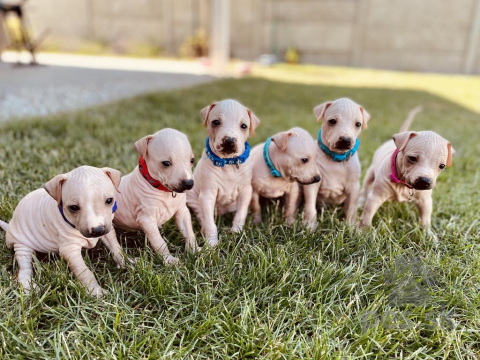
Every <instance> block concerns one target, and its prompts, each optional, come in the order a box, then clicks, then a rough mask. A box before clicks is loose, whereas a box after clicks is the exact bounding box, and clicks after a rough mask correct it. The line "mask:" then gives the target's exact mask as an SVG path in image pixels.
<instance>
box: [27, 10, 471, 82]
mask: <svg viewBox="0 0 480 360" xmlns="http://www.w3.org/2000/svg"><path fill="white" fill-rule="evenodd" d="M28 4H29V5H28V14H29V16H30V21H31V23H32V25H33V26H34V28H35V30H36V31H37V33H38V31H40V30H41V29H44V28H49V29H50V30H51V35H50V37H51V38H52V39H56V41H59V42H61V43H62V46H65V44H63V42H65V43H66V44H75V43H76V42H79V41H82V40H85V39H86V40H88V39H94V40H97V41H101V42H104V43H108V44H113V45H115V44H116V43H119V42H139V43H148V44H154V45H156V46H159V47H161V48H162V49H163V50H164V54H166V55H177V54H178V53H179V49H180V47H181V45H182V43H183V42H184V41H185V39H186V38H187V37H188V36H189V35H191V34H193V33H194V32H195V30H196V29H198V28H204V29H207V30H208V28H209V10H210V9H209V6H210V1H209V0H135V1H132V0H60V1H59V0H34V1H33V0H32V1H30V2H29V3H28ZM478 7H480V0H231V49H232V56H234V57H237V58H242V59H255V58H256V57H258V56H259V55H261V54H263V53H270V52H276V53H278V54H279V55H281V56H282V54H283V53H284V51H285V49H287V48H288V47H289V46H294V47H296V48H297V49H298V50H299V52H300V54H301V61H302V62H306V63H317V64H331V65H346V66H361V67H376V68H387V69H399V70H415V71H435V72H449V73H464V72H465V67H466V62H467V60H466V59H467V54H468V51H469V48H470V47H472V45H471V42H472V39H474V40H475V39H476V40H478V41H476V42H478V44H477V46H476V48H477V49H476V54H474V64H473V71H474V72H475V73H480V36H478V37H476V38H475V37H472V29H473V28H474V23H475V17H476V16H477V17H480V16H478V14H479V13H480V11H478ZM479 21H480V20H479ZM72 46H73V45H72Z"/></svg>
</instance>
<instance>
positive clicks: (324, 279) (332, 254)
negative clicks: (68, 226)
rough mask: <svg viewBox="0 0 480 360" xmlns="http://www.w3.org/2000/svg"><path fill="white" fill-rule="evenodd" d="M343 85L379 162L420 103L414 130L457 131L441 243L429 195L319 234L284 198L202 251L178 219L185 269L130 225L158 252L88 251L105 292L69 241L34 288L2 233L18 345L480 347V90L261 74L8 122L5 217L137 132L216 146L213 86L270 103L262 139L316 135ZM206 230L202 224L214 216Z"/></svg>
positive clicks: (90, 352)
mask: <svg viewBox="0 0 480 360" xmlns="http://www.w3.org/2000/svg"><path fill="white" fill-rule="evenodd" d="M412 76H413V75H412ZM418 79H419V82H420V81H421V80H422V79H423V76H419V78H418ZM472 81H477V79H473V80H472ZM469 86H470V85H469ZM452 87H453V85H452ZM472 87H473V86H472ZM476 94H477V99H478V98H480V88H479V89H477V92H476ZM342 96H347V97H350V98H352V99H354V100H355V101H357V102H358V103H360V104H362V105H363V106H364V107H365V108H366V109H367V110H368V111H369V112H370V114H371V115H372V118H371V121H370V123H369V128H368V130H367V131H364V132H363V133H362V135H361V142H362V144H361V148H360V150H361V151H360V157H361V161H362V166H363V168H364V169H366V167H367V166H368V164H369V162H370V160H371V157H372V155H373V152H374V151H375V149H376V148H377V147H378V146H379V145H380V144H381V143H382V142H383V141H385V140H386V139H388V138H390V137H391V136H392V134H394V133H396V132H397V131H398V129H399V128H400V125H401V123H402V121H403V120H404V118H405V117H406V115H407V113H408V112H409V110H410V109H411V108H413V107H414V106H416V105H419V104H421V105H423V107H424V112H423V113H421V114H420V115H419V116H418V117H417V119H416V121H415V123H414V126H413V128H414V129H416V130H421V129H431V130H434V131H437V132H438V133H440V134H441V135H443V136H444V137H446V138H447V139H449V140H450V141H451V142H452V144H453V146H454V147H455V149H456V151H457V153H456V155H455V157H454V160H453V167H452V168H450V169H448V170H447V171H446V172H445V173H444V174H442V175H441V176H440V177H439V181H438V186H437V188H436V189H435V191H434V202H435V205H434V214H433V228H434V231H435V232H436V234H437V236H438V239H439V244H438V245H436V244H435V243H434V242H433V241H432V239H431V238H430V237H429V236H428V235H426V234H425V233H424V232H423V231H422V230H421V229H420V228H419V227H418V226H417V221H418V215H417V211H416V209H415V208H414V207H413V206H412V205H411V204H406V205H405V204H387V205H385V206H383V207H382V208H381V209H380V211H379V212H378V215H377V216H376V217H375V219H374V229H372V230H370V231H367V232H365V233H359V232H357V231H356V230H355V229H354V228H349V227H347V226H346V225H345V224H344V222H343V221H342V219H343V211H342V210H341V209H340V208H331V209H326V210H325V211H324V212H323V213H322V214H321V215H319V222H320V227H319V230H317V232H315V233H314V234H309V233H307V232H305V230H304V229H303V228H302V227H301V226H300V224H299V223H297V224H295V226H293V227H287V226H284V225H282V220H281V217H280V215H279V209H278V207H277V206H276V205H275V204H273V203H272V204H271V205H270V206H268V207H267V209H266V210H265V217H264V218H265V219H266V223H265V224H263V225H261V226H250V225H248V226H246V228H245V231H244V233H243V234H241V235H232V234H229V233H228V232H227V229H228V225H229V224H230V222H231V216H227V217H225V218H220V219H219V220H218V223H219V230H220V233H221V244H220V245H219V247H218V248H216V249H213V250H206V251H204V252H202V254H201V255H198V256H188V255H186V254H185V253H184V249H183V246H184V244H183V241H182V240H181V236H180V234H179V233H178V231H177V229H176V227H175V225H174V223H173V222H169V223H168V224H167V225H166V226H165V227H164V228H163V230H162V232H163V233H164V235H165V236H166V238H167V239H168V243H169V245H170V248H171V249H172V250H173V253H174V254H176V255H178V256H180V257H181V258H182V261H183V265H182V266H179V267H177V268H166V267H165V266H164V265H163V264H162V261H161V260H160V259H159V258H158V257H157V256H155V255H154V254H153V253H152V251H151V250H150V249H149V248H148V246H145V238H144V236H143V235H142V234H140V233H139V234H133V235H128V236H125V235H123V236H122V237H121V242H122V245H123V246H124V247H125V248H126V252H127V253H128V254H129V255H130V256H133V257H139V258H140V260H139V262H138V263H137V264H136V265H135V266H134V267H132V268H131V269H128V270H124V271H122V270H119V269H117V268H116V267H115V265H114V263H113V261H112V260H111V259H110V258H109V255H108V252H107V250H106V249H105V247H103V246H102V245H99V246H98V247H97V248H96V249H94V250H91V251H86V252H85V258H86V261H87V263H88V265H89V266H90V267H91V268H92V269H93V271H94V273H95V275H96V276H97V278H98V280H99V282H100V284H101V285H102V286H103V287H105V288H107V289H108V290H109V295H107V296H106V297H105V298H104V299H101V300H96V299H93V298H91V297H89V296H88V295H87V294H86V293H85V291H84V290H83V289H82V288H81V286H80V285H79V284H78V282H77V281H76V280H75V278H74V277H73V275H72V274H71V273H70V271H69V270H68V268H67V265H66V263H65V262H64V261H62V260H60V258H59V257H58V256H56V255H51V256H38V261H36V262H35V271H36V275H35V281H36V282H37V284H38V287H39V290H38V291H37V292H33V293H32V294H31V295H29V296H25V295H23V294H22V293H20V292H19V288H18V285H17V283H16V282H15V274H16V271H17V269H16V267H15V266H14V261H13V253H12V252H11V251H10V250H8V249H7V248H6V247H5V244H4V238H5V236H4V233H3V232H0V264H1V268H0V269H1V271H0V282H1V286H0V308H1V309H2V310H1V312H0V358H1V359H7V358H39V359H46V358H58V359H64V358H83V359H93V358H98V359H110V358H113V359H146V358H152V359H155V358H156V359H158V358H165V359H173V358H175V359H184V358H190V359H227V358H269V359H291V358H298V359H306V358H315V359H326V358H331V359H359V358H372V359H373V358H382V359H383V358H404V359H432V358H438V359H444V358H447V359H448V358H457V359H468V358H470V359H475V358H478V357H479V356H480V285H479V283H480V275H479V274H480V239H479V235H480V229H479V209H480V190H479V189H480V171H479V168H480V158H479V151H480V143H479V134H480V121H479V120H480V117H479V115H478V113H476V112H473V111H472V110H471V109H472V108H474V107H475V106H477V105H476V104H472V106H471V107H469V108H467V107H465V106H461V105H459V104H458V102H451V101H449V100H447V99H445V98H444V97H438V96H435V95H433V94H431V93H428V92H425V91H416V90H411V89H389V88H386V87H379V88H375V87H363V88H361V87H354V86H352V84H345V85H342V86H340V85H339V84H337V85H336V86H330V85H321V84H301V83H284V82H280V81H271V80H266V79H255V78H253V79H242V80H224V81H219V82H216V83H212V84H208V85H202V86H199V87H195V88H191V89H186V90H179V91H174V92H165V93H158V94H153V95H149V96H143V97H139V98H135V99H131V100H127V101H123V102H119V103H115V104H111V105H108V106H103V107H98V108H93V109H88V110H85V111H79V112H72V113H67V114H63V115H57V116H51V117H49V118H46V119H30V120H26V121H18V122H15V123H8V124H4V125H1V128H0V131H1V137H0V149H1V150H0V184H1V192H0V218H1V219H10V218H11V216H12V214H13V210H14V208H15V206H16V204H17V203H18V201H19V200H20V199H21V198H22V197H23V196H24V195H25V194H27V193H28V192H30V191H32V190H34V189H36V188H39V187H41V186H42V184H43V183H44V182H45V181H47V180H48V179H50V178H51V177H53V176H54V175H56V174H58V173H61V172H66V171H69V170H70V169H72V168H75V167H77V166H80V165H83V164H89V165H93V166H110V167H113V168H117V169H119V170H121V171H122V172H123V173H127V172H129V171H131V170H132V169H133V168H134V167H135V164H136V161H137V155H136V152H135V151H134V149H133V143H134V142H135V141H136V140H137V139H139V138H140V137H142V136H144V135H146V134H149V133H153V132H155V131H156V130H159V129H161V128H164V127H174V128H177V129H179V130H181V131H184V132H185V133H187V134H188V136H189V139H190V141H191V143H192V146H193V148H194V151H195V154H196V156H197V158H198V157H199V156H200V154H201V152H202V148H203V144H204V139H205V137H206V133H205V130H204V129H203V128H202V126H201V120H200V116H199V110H200V109H201V108H203V107H204V106H205V105H207V104H209V103H210V102H212V101H213V100H219V99H223V98H228V97H233V98H236V99H238V100H239V101H241V102H242V103H244V104H245V105H247V106H249V107H250V108H251V109H252V110H253V111H254V112H256V114H257V115H258V116H259V118H260V119H261V124H260V126H259V128H258V131H257V135H256V136H255V137H254V138H252V139H251V143H252V144H256V143H258V142H261V141H262V140H264V139H265V138H266V137H267V136H269V135H272V134H274V133H276V132H278V131H281V130H286V129H288V128H290V127H293V126H301V127H304V128H306V129H308V130H309V131H310V132H311V133H312V135H314V134H316V132H317V130H318V124H317V123H316V122H315V118H314V116H313V113H312V108H313V107H314V106H315V105H317V104H318V103H320V102H322V101H325V100H329V99H335V98H338V97H342ZM299 219H300V216H299ZM195 230H196V232H197V234H199V227H198V224H197V223H195ZM201 242H202V241H201Z"/></svg>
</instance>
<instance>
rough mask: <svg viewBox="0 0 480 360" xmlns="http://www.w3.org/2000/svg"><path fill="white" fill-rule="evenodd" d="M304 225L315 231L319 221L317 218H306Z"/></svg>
mask: <svg viewBox="0 0 480 360" xmlns="http://www.w3.org/2000/svg"><path fill="white" fill-rule="evenodd" d="M303 225H304V226H305V227H306V228H307V230H308V231H312V232H313V231H315V230H316V229H317V227H318V222H317V221H316V220H306V221H304V222H303Z"/></svg>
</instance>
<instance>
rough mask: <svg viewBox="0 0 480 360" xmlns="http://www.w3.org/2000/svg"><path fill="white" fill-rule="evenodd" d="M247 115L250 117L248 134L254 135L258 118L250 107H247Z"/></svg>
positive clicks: (258, 122) (258, 121)
mask: <svg viewBox="0 0 480 360" xmlns="http://www.w3.org/2000/svg"><path fill="white" fill-rule="evenodd" d="M247 113H248V117H249V118H250V135H252V136H253V135H255V129H256V128H257V126H258V124H260V119H259V118H258V117H257V115H255V114H254V113H253V112H252V111H251V110H250V109H247Z"/></svg>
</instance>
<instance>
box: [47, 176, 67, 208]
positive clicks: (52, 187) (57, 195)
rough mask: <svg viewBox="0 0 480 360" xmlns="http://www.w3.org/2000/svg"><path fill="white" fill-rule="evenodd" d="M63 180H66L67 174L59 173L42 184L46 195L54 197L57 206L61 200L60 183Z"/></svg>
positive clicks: (61, 183)
mask: <svg viewBox="0 0 480 360" xmlns="http://www.w3.org/2000/svg"><path fill="white" fill-rule="evenodd" d="M65 181H67V175H65V174H60V175H57V176H55V177H54V178H53V179H52V180H50V181H48V182H47V183H46V184H45V185H44V186H43V188H44V189H45V190H46V191H47V193H48V195H50V196H51V197H52V198H54V199H55V200H56V201H57V203H58V205H59V206H60V202H61V201H62V185H63V183H64V182H65Z"/></svg>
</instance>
